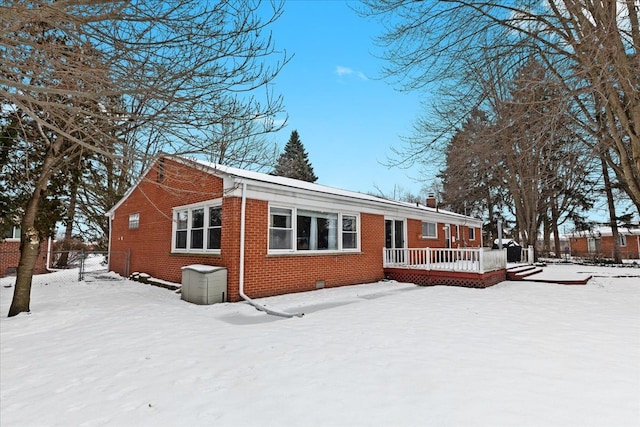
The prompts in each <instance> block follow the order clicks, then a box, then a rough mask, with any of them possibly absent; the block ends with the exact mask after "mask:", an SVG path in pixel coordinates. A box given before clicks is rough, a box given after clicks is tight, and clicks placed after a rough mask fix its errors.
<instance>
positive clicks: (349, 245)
mask: <svg viewBox="0 0 640 427" xmlns="http://www.w3.org/2000/svg"><path fill="white" fill-rule="evenodd" d="M357 248H358V218H357V217H356V216H355V215H342V249H357Z"/></svg>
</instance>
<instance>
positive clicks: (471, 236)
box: [468, 227, 476, 242]
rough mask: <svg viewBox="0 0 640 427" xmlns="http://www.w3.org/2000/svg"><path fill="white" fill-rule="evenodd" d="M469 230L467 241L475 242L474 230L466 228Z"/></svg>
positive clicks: (473, 228)
mask: <svg viewBox="0 0 640 427" xmlns="http://www.w3.org/2000/svg"><path fill="white" fill-rule="evenodd" d="M468 229H469V241H470V242H472V241H474V240H476V229H475V227H468Z"/></svg>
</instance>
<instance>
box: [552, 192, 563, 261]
mask: <svg viewBox="0 0 640 427" xmlns="http://www.w3.org/2000/svg"><path fill="white" fill-rule="evenodd" d="M559 217H560V214H559V213H558V199H557V197H555V196H554V197H553V198H552V199H551V230H552V231H553V245H554V250H555V252H556V256H555V258H561V257H562V252H561V248H560V230H559V228H560V227H558V221H559V220H560V218H559Z"/></svg>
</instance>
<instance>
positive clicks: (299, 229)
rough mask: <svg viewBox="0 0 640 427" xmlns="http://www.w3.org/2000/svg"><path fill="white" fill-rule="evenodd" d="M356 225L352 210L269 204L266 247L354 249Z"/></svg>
mask: <svg viewBox="0 0 640 427" xmlns="http://www.w3.org/2000/svg"><path fill="white" fill-rule="evenodd" d="M339 224H340V225H339ZM358 228H359V226H358V216H357V215H353V214H342V213H340V212H321V211H314V210H309V209H302V208H283V207H270V208H269V251H270V252H272V253H278V252H306V251H318V252H321V251H334V252H335V251H353V250H357V249H358V247H359V239H358Z"/></svg>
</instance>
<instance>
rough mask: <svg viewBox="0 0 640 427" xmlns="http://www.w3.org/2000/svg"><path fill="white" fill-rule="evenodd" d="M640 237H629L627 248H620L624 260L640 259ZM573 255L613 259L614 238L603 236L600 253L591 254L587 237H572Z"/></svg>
mask: <svg viewBox="0 0 640 427" xmlns="http://www.w3.org/2000/svg"><path fill="white" fill-rule="evenodd" d="M639 239H640V236H627V244H626V246H621V247H620V252H621V254H622V258H624V259H638V258H640V254H639V253H638V240H639ZM571 255H572V256H576V257H582V258H589V257H605V258H613V237H612V236H602V237H601V238H600V252H598V253H595V254H594V253H589V248H588V244H587V237H572V238H571Z"/></svg>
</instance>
